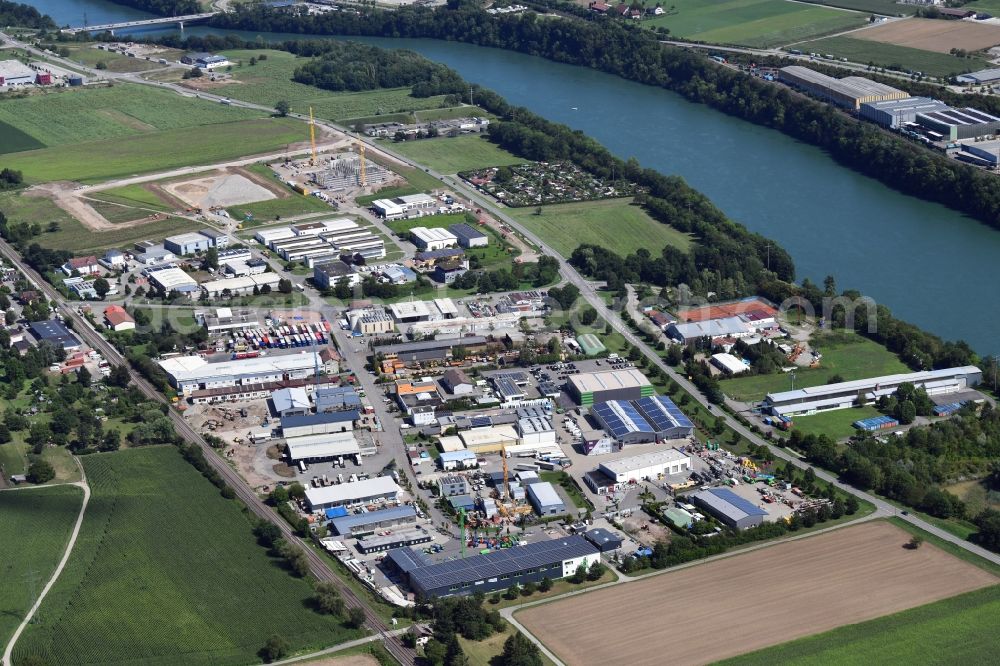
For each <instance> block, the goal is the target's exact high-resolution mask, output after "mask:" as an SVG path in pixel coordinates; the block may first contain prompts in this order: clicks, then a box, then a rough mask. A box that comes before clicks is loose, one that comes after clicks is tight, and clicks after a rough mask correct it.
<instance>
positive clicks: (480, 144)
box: [389, 134, 526, 173]
mask: <svg viewBox="0 0 1000 666" xmlns="http://www.w3.org/2000/svg"><path fill="white" fill-rule="evenodd" d="M389 148H391V149H392V150H394V151H396V152H398V153H401V154H403V155H405V156H407V157H409V158H410V159H411V160H414V161H415V162H418V163H420V164H423V165H425V166H428V167H430V168H431V169H434V170H435V171H437V172H439V173H458V172H460V171H469V170H471V169H480V168H483V167H490V166H506V165H509V164H523V163H524V162H525V161H526V160H523V159H521V158H519V157H516V156H514V155H512V154H511V153H508V152H507V151H506V150H504V149H503V148H500V147H499V146H497V145H496V144H493V143H490V142H489V141H487V140H486V138H485V137H482V136H479V135H475V134H467V135H464V136H456V137H453V138H446V137H443V138H439V139H420V140H417V141H402V142H400V143H395V142H393V143H391V144H390V145H389Z"/></svg>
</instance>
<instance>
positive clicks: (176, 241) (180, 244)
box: [163, 232, 214, 256]
mask: <svg viewBox="0 0 1000 666" xmlns="http://www.w3.org/2000/svg"><path fill="white" fill-rule="evenodd" d="M212 245H214V243H213V242H212V239H211V238H209V237H208V236H205V235H203V234H199V233H194V232H192V233H187V234H178V235H176V236H168V237H167V238H164V239H163V247H165V248H167V249H168V250H170V251H171V252H173V253H174V254H176V255H178V256H183V255H186V254H195V253H196V252H204V251H205V250H207V249H208V248H210V247H212Z"/></svg>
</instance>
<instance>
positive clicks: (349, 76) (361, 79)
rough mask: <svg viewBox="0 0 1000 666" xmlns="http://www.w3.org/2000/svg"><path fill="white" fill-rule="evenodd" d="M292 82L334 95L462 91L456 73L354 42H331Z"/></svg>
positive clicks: (413, 55)
mask: <svg viewBox="0 0 1000 666" xmlns="http://www.w3.org/2000/svg"><path fill="white" fill-rule="evenodd" d="M292 78H293V79H294V80H295V81H297V82H299V83H304V84H305V85H309V86H316V87H317V88H323V89H325V90H335V91H340V90H351V91H360V90H376V89H378V88H401V87H403V86H412V87H413V94H414V95H415V96H417V97H430V96H432V95H448V94H452V93H460V92H461V91H462V89H463V87H464V83H463V82H462V79H461V77H460V76H459V75H458V74H457V73H456V72H454V71H453V70H451V69H449V68H448V67H445V66H444V65H439V64H437V63H434V62H431V61H430V60H427V59H426V58H424V57H423V56H420V55H417V54H416V53H414V52H412V51H396V50H393V51H388V50H386V49H380V48H377V47H374V46H368V45H367V44H358V43H356V42H332V43H331V46H330V47H329V49H328V50H327V51H326V52H325V53H324V54H323V55H322V56H320V57H318V58H315V59H313V60H310V61H309V62H307V63H305V64H303V65H301V66H299V67H297V68H296V69H295V73H294V75H293V76H292Z"/></svg>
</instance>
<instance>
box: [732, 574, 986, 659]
mask: <svg viewBox="0 0 1000 666" xmlns="http://www.w3.org/2000/svg"><path fill="white" fill-rule="evenodd" d="M998 617H1000V586H996V585H994V586H993V587H987V588H984V589H982V590H976V591H975V592H969V593H967V594H963V595H960V596H957V597H952V598H951V599H945V600H943V601H937V602H935V603H932V604H927V605H926V606H920V607H918V608H913V609H910V610H907V611H903V612H901V613H896V614H894V615H887V616H886V617H881V618H878V619H876V620H870V621H868V622H862V623H860V624H852V625H849V626H846V627H841V628H839V629H834V630H833V631H828V632H826V633H823V634H818V635H816V636H809V637H808V638H801V639H799V640H797V641H792V642H790V643H784V644H782V645H777V646H775V647H772V648H767V649H764V650H760V651H758V652H753V653H751V654H748V655H744V656H741V657H736V658H735V659H729V660H727V661H724V662H720V663H722V664H726V665H727V666H737V665H738V666H753V665H755V664H760V665H761V666H765V665H768V666H769V665H770V664H796V665H801V666H810V665H813V664H815V665H816V666H825V665H826V664H858V665H862V664H879V665H880V666H881V665H883V664H884V665H898V666H909V665H910V664H992V663H996V657H997V646H996V627H997V618H998Z"/></svg>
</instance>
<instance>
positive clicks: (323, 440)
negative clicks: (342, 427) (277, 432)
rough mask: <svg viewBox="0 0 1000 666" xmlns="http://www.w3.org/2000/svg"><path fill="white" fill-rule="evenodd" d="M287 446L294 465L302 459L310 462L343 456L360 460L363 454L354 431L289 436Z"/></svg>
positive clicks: (289, 458) (286, 441)
mask: <svg viewBox="0 0 1000 666" xmlns="http://www.w3.org/2000/svg"><path fill="white" fill-rule="evenodd" d="M285 446H286V454H287V455H288V460H289V461H290V462H291V464H293V465H295V464H298V462H299V461H300V460H302V461H305V462H307V463H310V464H311V463H314V462H324V461H330V460H334V459H341V458H354V459H355V460H358V456H360V455H361V446H360V445H359V444H358V440H357V438H355V436H354V433H353V432H332V433H324V434H320V435H305V436H302V437H289V438H287V439H286V440H285Z"/></svg>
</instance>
